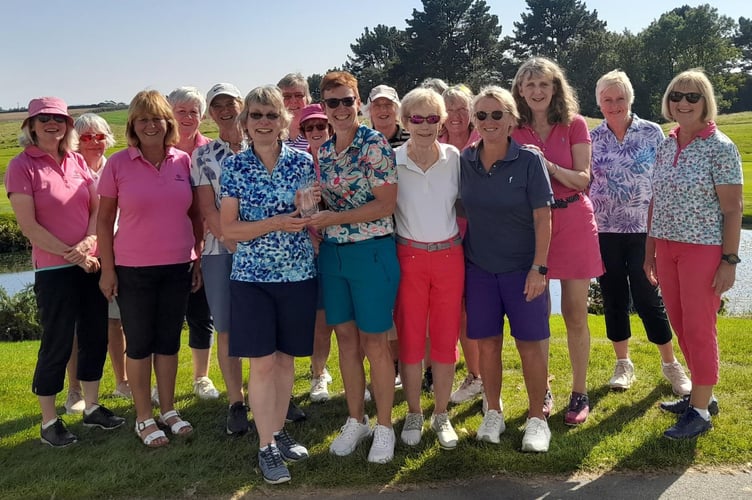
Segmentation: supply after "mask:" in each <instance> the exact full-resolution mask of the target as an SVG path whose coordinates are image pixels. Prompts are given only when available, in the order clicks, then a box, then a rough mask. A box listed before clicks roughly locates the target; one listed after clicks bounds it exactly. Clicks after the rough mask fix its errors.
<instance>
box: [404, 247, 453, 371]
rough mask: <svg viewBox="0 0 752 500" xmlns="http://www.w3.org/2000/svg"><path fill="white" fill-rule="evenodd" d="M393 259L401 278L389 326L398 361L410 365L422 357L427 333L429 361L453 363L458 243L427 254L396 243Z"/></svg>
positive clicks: (425, 251) (424, 251) (426, 251)
mask: <svg viewBox="0 0 752 500" xmlns="http://www.w3.org/2000/svg"><path fill="white" fill-rule="evenodd" d="M397 258H398V260H399V264H400V276H401V277H400V284H399V289H398V291H397V301H396V303H395V306H394V323H395V325H396V326H397V337H398V339H399V346H400V361H402V362H403V363H406V364H415V363H419V362H420V361H421V360H422V359H423V357H424V355H425V349H426V331H428V335H429V337H430V339H431V360H432V361H435V362H437V363H455V362H456V361H457V360H458V359H459V351H458V350H457V341H458V340H459V331H460V315H461V312H462V293H463V289H464V283H465V259H464V253H463V251H462V245H461V244H459V245H455V246H452V247H451V248H447V249H445V250H439V251H435V252H429V251H428V250H421V249H418V248H413V247H411V246H408V245H403V244H398V245H397Z"/></svg>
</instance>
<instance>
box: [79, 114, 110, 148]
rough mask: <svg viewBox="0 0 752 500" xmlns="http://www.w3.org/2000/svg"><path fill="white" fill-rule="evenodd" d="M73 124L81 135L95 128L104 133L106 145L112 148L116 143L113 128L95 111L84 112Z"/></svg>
mask: <svg viewBox="0 0 752 500" xmlns="http://www.w3.org/2000/svg"><path fill="white" fill-rule="evenodd" d="M73 126H74V127H75V128H76V132H78V135H79V136H80V135H81V134H83V133H84V132H87V131H89V130H94V131H96V132H97V133H99V134H104V135H105V136H106V137H105V140H104V144H105V147H107V148H111V147H112V146H114V145H115V136H114V134H113V133H112V129H111V128H110V125H109V124H108V123H107V121H106V120H105V119H104V118H102V117H101V116H99V115H98V114H95V113H84V114H82V115H81V116H79V117H78V118H76V121H75V122H73Z"/></svg>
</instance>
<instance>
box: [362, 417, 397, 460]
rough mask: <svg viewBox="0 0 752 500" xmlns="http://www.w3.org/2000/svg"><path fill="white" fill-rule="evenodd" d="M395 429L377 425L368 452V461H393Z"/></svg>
mask: <svg viewBox="0 0 752 500" xmlns="http://www.w3.org/2000/svg"><path fill="white" fill-rule="evenodd" d="M394 441H395V439H394V429H392V428H391V427H385V426H383V425H378V424H377V425H376V427H375V428H374V429H373V443H372V444H371V451H369V452H368V461H369V462H373V463H376V464H385V463H387V462H391V461H392V458H394Z"/></svg>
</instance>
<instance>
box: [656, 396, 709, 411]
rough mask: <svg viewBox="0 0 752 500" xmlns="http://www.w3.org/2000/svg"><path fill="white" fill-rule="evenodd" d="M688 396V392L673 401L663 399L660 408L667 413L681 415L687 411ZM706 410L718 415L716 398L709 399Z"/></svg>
mask: <svg viewBox="0 0 752 500" xmlns="http://www.w3.org/2000/svg"><path fill="white" fill-rule="evenodd" d="M690 396H691V395H690V394H687V395H686V396H682V397H681V398H679V399H676V400H674V401H664V402H663V403H661V410H663V411H667V412H669V413H674V414H676V415H682V414H683V413H684V412H685V411H687V408H689V398H690ZM708 411H709V412H710V414H711V415H718V411H719V409H718V400H717V399H715V397H714V398H713V399H712V400H711V401H710V404H709V405H708Z"/></svg>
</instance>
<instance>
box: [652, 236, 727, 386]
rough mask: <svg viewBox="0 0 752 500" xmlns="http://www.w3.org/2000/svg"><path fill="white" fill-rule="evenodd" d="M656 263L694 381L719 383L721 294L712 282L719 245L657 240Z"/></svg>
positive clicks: (677, 334)
mask: <svg viewBox="0 0 752 500" xmlns="http://www.w3.org/2000/svg"><path fill="white" fill-rule="evenodd" d="M655 244H656V247H655V257H656V260H655V265H656V271H657V273H658V282H659V283H660V286H661V294H662V295H663V302H664V303H665V304H666V312H667V313H668V319H669V321H670V322H671V326H672V327H673V328H674V332H675V333H676V337H677V338H678V339H679V346H680V347H681V350H682V352H683V353H684V358H685V359H686V360H687V366H688V367H689V371H690V372H691V374H692V383H693V384H697V385H716V384H717V383H718V331H717V330H716V321H717V314H718V308H719V307H720V305H721V298H720V297H718V296H717V295H716V294H715V291H714V290H713V287H712V286H711V284H712V283H713V277H714V276H715V272H716V270H717V269H718V265H719V264H720V262H721V247H720V245H696V244H693V243H682V242H678V241H669V240H661V239H656V240H655Z"/></svg>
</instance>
